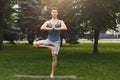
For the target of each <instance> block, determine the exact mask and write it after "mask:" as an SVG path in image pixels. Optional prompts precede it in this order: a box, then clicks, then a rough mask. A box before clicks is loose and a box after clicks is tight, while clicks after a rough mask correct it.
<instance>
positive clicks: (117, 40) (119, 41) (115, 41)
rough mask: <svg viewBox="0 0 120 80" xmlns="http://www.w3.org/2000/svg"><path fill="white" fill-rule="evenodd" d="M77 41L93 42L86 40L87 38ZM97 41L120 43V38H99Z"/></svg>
mask: <svg viewBox="0 0 120 80" xmlns="http://www.w3.org/2000/svg"><path fill="white" fill-rule="evenodd" d="M78 42H83V43H84V42H88V43H89V42H93V41H91V40H87V39H79V40H78ZM99 42H103V43H104V42H105V43H110V42H113V43H120V39H100V40H99Z"/></svg>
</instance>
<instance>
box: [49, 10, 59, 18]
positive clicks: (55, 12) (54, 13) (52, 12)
mask: <svg viewBox="0 0 120 80" xmlns="http://www.w3.org/2000/svg"><path fill="white" fill-rule="evenodd" d="M51 15H52V17H53V18H56V17H57V15H58V11H57V10H52V11H51Z"/></svg>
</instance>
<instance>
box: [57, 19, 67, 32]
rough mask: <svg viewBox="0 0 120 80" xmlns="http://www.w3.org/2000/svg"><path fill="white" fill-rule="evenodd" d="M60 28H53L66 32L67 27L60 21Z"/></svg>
mask: <svg viewBox="0 0 120 80" xmlns="http://www.w3.org/2000/svg"><path fill="white" fill-rule="evenodd" d="M60 24H61V27H59V28H55V30H67V27H66V25H65V23H64V21H62V20H60Z"/></svg>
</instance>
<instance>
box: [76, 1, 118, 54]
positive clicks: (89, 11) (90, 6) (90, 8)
mask: <svg viewBox="0 0 120 80" xmlns="http://www.w3.org/2000/svg"><path fill="white" fill-rule="evenodd" d="M119 3H120V1H119V0H115V1H113V0H74V8H75V9H76V13H77V15H76V16H78V17H79V18H80V20H81V21H82V23H84V24H85V26H84V28H87V29H88V30H89V32H93V33H94V35H93V37H94V49H93V52H94V53H95V54H96V53H99V51H98V40H99V34H100V32H102V31H106V30H108V29H112V30H116V19H117V16H116V13H118V12H119V9H120V5H119ZM82 23H81V24H82Z"/></svg>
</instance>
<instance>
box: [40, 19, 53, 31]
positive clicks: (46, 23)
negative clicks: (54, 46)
mask: <svg viewBox="0 0 120 80" xmlns="http://www.w3.org/2000/svg"><path fill="white" fill-rule="evenodd" d="M48 23H49V21H46V22H45V23H44V24H43V25H42V26H41V27H40V29H41V30H52V28H49V27H47V26H48Z"/></svg>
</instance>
